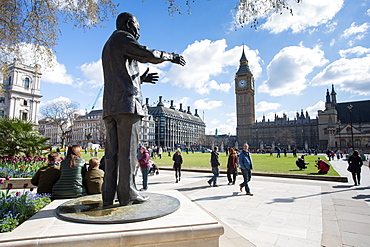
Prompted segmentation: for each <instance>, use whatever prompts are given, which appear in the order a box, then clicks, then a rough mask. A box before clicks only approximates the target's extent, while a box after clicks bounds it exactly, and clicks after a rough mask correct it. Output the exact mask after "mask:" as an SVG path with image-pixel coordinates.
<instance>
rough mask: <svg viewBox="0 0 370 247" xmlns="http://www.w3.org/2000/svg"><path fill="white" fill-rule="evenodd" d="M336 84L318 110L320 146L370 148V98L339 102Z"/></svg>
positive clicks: (367, 149)
mask: <svg viewBox="0 0 370 247" xmlns="http://www.w3.org/2000/svg"><path fill="white" fill-rule="evenodd" d="M336 95H337V94H336V92H335V90H334V86H332V90H331V93H329V90H327V92H326V101H325V109H324V110H320V111H318V118H319V132H320V148H325V147H326V148H328V149H331V150H334V149H340V150H344V149H347V150H348V149H359V150H364V151H369V150H370V100H365V101H351V102H343V103H338V102H337V97H336Z"/></svg>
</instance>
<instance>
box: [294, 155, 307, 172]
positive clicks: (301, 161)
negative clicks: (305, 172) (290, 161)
mask: <svg viewBox="0 0 370 247" xmlns="http://www.w3.org/2000/svg"><path fill="white" fill-rule="evenodd" d="M295 163H296V165H297V166H298V167H299V170H302V169H306V168H307V166H306V165H307V164H308V163H305V162H304V155H302V156H301V157H299V158H298V160H297V161H296V162H295Z"/></svg>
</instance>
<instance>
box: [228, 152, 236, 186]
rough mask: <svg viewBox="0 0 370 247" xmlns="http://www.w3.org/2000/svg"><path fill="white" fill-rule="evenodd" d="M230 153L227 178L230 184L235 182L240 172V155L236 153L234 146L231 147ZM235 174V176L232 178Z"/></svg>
mask: <svg viewBox="0 0 370 247" xmlns="http://www.w3.org/2000/svg"><path fill="white" fill-rule="evenodd" d="M229 152H230V155H229V158H228V160H227V180H229V185H230V184H233V185H234V184H235V181H236V175H237V174H238V155H237V154H236V152H235V150H234V149H233V148H230V151H229ZM231 175H233V178H231Z"/></svg>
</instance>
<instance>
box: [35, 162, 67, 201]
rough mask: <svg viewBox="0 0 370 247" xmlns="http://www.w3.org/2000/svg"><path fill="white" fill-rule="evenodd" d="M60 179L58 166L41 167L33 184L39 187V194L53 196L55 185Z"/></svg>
mask: <svg viewBox="0 0 370 247" xmlns="http://www.w3.org/2000/svg"><path fill="white" fill-rule="evenodd" d="M59 178H60V169H59V166H58V165H56V164H48V165H47V166H44V167H41V168H40V169H39V170H38V171H37V172H36V173H35V175H33V177H32V179H31V184H33V185H34V186H37V193H38V194H44V193H47V194H51V192H52V189H53V186H54V184H55V183H56V182H57V181H58V180H59Z"/></svg>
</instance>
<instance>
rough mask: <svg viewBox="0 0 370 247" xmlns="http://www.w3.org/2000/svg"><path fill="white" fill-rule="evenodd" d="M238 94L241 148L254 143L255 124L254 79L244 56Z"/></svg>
mask: <svg viewBox="0 0 370 247" xmlns="http://www.w3.org/2000/svg"><path fill="white" fill-rule="evenodd" d="M235 94H236V119H237V120H236V121H237V124H236V135H237V139H238V144H239V146H242V145H243V143H245V142H251V141H252V131H251V127H252V124H253V123H254V122H255V114H254V78H253V74H252V72H251V71H250V69H249V66H248V60H247V58H246V57H245V54H244V47H243V54H242V57H241V58H240V65H239V69H238V72H236V75H235Z"/></svg>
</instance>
